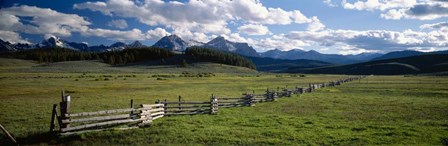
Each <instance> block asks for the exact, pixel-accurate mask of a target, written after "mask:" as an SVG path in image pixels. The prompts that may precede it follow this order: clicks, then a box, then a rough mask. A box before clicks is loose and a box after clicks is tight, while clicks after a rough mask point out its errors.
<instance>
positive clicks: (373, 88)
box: [0, 67, 448, 145]
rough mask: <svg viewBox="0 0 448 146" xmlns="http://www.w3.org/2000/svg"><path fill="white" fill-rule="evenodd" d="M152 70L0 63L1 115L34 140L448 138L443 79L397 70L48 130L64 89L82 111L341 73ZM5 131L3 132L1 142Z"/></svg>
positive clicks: (447, 92) (447, 81)
mask: <svg viewBox="0 0 448 146" xmlns="http://www.w3.org/2000/svg"><path fill="white" fill-rule="evenodd" d="M5 68H6V67H3V69H4V70H7V69H5ZM0 69H1V68H0ZM23 69H26V70H29V69H28V68H27V67H23ZM158 74H159V75H160V73H158ZM154 75H156V73H142V72H134V73H132V72H130V73H127V72H126V73H116V72H114V73H100V72H96V73H87V74H85V75H84V74H83V73H67V72H65V73H54V72H50V73H45V72H22V71H20V72H18V71H17V70H15V71H2V72H1V73H0V81H1V84H0V123H1V124H2V125H4V126H5V127H6V128H7V129H8V130H9V131H10V132H11V133H12V134H13V135H14V136H15V137H16V138H17V139H18V141H19V142H21V143H22V144H31V145H35V144H44V145H45V144H56V145H57V144H70V145H106V144H112V145H147V144H163V145H167V144H168V145H169V144H188V145H194V144H199V145H214V144H219V145H265V144H279V145H296V144H302V145H380V144H386V145H390V144H393V145H443V144H445V145H446V144H448V136H447V135H448V86H447V85H448V78H446V77H404V76H372V77H368V78H367V79H364V80H362V81H361V82H351V83H347V84H344V85H343V86H338V87H334V88H324V89H319V90H318V91H317V92H314V93H312V94H305V95H301V96H300V97H299V96H294V97H291V98H283V99H279V100H278V101H277V102H271V103H261V104H257V105H256V106H255V107H243V108H234V109H222V110H220V111H219V113H218V115H195V116H178V117H164V118H161V119H158V120H156V121H154V123H153V124H152V126H150V127H146V128H140V129H132V130H125V131H118V130H117V131H103V132H92V133H85V134H81V135H75V136H69V137H62V138H59V139H54V138H51V137H48V136H47V135H46V132H47V131H48V126H49V120H50V115H51V106H52V104H54V103H58V102H59V100H60V98H59V92H60V90H61V89H66V90H67V91H68V92H69V93H68V94H70V95H71V96H72V111H73V112H81V111H95V110H105V109H114V108H123V107H127V106H129V100H130V99H134V100H135V102H136V104H141V103H154V101H155V100H157V99H165V98H166V99H168V100H177V96H179V95H181V96H183V99H185V100H196V101H197V100H200V101H206V100H209V97H210V95H211V94H215V95H217V96H240V95H241V93H243V92H250V91H252V90H255V92H256V93H261V92H263V91H264V90H266V88H276V87H277V86H280V87H284V86H286V85H287V86H288V87H293V86H295V85H302V86H304V85H306V84H307V83H312V82H325V81H330V80H334V79H337V78H342V77H343V76H337V75H307V76H306V77H298V76H290V75H286V74H285V75H276V74H253V73H252V74H247V73H244V74H234V73H216V74H215V76H212V77H179V75H181V74H179V73H174V74H166V75H174V76H175V77H167V76H157V75H156V76H154ZM153 76H154V77H153ZM106 78H107V80H106ZM157 78H159V80H157ZM97 79H98V81H96V80H97ZM160 79H161V80H160ZM4 138H5V137H4V135H3V134H0V139H2V140H0V145H2V143H1V142H5V139H4Z"/></svg>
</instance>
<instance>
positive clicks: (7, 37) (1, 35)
mask: <svg viewBox="0 0 448 146" xmlns="http://www.w3.org/2000/svg"><path fill="white" fill-rule="evenodd" d="M0 39H2V40H3V41H8V42H10V43H13V44H14V43H25V44H30V42H28V41H27V40H25V39H23V38H22V37H20V35H19V34H18V33H16V32H13V31H4V30H0Z"/></svg>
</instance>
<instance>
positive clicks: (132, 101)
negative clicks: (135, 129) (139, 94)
mask: <svg viewBox="0 0 448 146" xmlns="http://www.w3.org/2000/svg"><path fill="white" fill-rule="evenodd" d="M131 109H132V111H131V113H130V114H129V116H130V117H131V119H134V99H131Z"/></svg>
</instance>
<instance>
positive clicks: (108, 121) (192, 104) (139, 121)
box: [50, 76, 366, 135]
mask: <svg viewBox="0 0 448 146" xmlns="http://www.w3.org/2000/svg"><path fill="white" fill-rule="evenodd" d="M365 77H366V76H357V77H350V78H345V79H339V80H335V81H330V82H326V83H310V84H308V87H299V86H296V87H295V88H294V89H287V88H286V87H285V88H281V89H280V88H278V87H277V90H272V89H266V91H265V93H264V94H255V92H254V91H252V93H243V94H242V95H243V96H242V97H216V96H214V95H212V96H211V98H210V101H182V97H181V96H179V100H178V101H177V102H173V101H167V100H166V99H165V100H164V101H160V100H158V101H156V102H155V104H141V105H140V106H139V107H138V108H134V102H133V100H131V103H130V107H129V108H122V109H112V110H102V111H94V112H80V113H71V112H70V100H71V99H70V96H65V93H64V91H62V92H61V94H62V98H61V99H62V101H61V102H60V103H59V106H60V108H59V111H60V113H59V114H58V109H57V104H54V105H53V109H52V116H51V124H50V132H53V133H54V132H59V134H61V135H66V134H73V133H80V132H85V131H98V130H103V129H107V128H110V127H112V126H116V125H122V124H128V125H127V126H128V128H135V127H141V126H144V125H147V124H150V123H152V122H153V120H156V119H159V118H162V117H164V116H178V115H196V114H216V113H218V109H219V108H232V107H241V106H255V104H256V103H261V102H272V101H276V100H277V98H284V97H291V96H292V95H293V94H295V95H300V94H305V93H311V92H313V91H315V90H316V89H319V88H324V87H333V86H338V85H342V84H343V83H346V82H350V81H354V80H360V79H362V78H365ZM55 121H57V123H58V125H56V124H55ZM56 126H59V130H57V129H56ZM128 128H125V129H128Z"/></svg>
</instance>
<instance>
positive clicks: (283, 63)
mask: <svg viewBox="0 0 448 146" xmlns="http://www.w3.org/2000/svg"><path fill="white" fill-rule="evenodd" d="M247 58H249V59H250V60H252V62H253V63H254V64H255V65H256V66H257V70H258V71H265V72H284V71H286V70H288V69H289V68H302V69H309V68H317V67H323V66H330V65H332V64H331V63H328V62H323V61H315V60H306V59H297V60H287V59H274V58H268V57H264V58H262V57H247Z"/></svg>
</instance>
